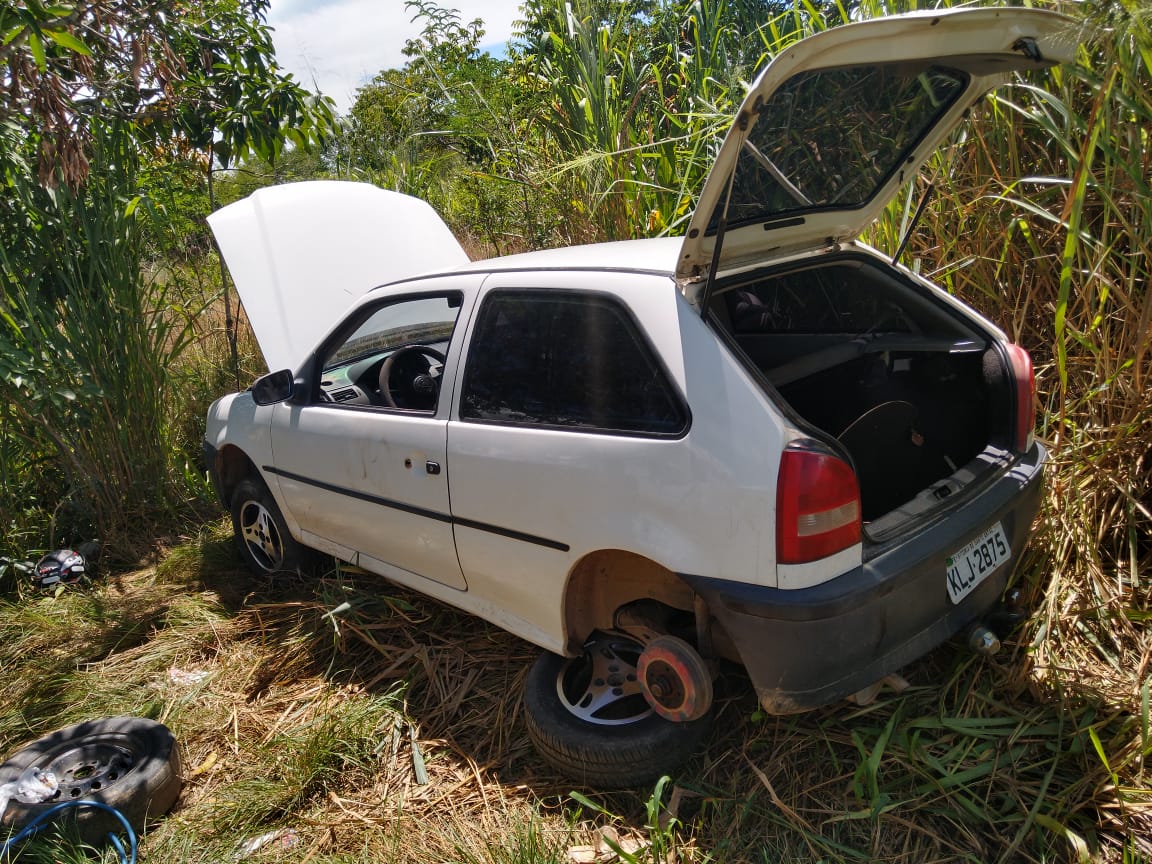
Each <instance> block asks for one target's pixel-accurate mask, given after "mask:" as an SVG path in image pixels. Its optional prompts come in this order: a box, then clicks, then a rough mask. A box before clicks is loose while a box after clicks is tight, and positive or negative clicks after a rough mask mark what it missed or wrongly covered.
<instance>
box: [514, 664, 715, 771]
mask: <svg viewBox="0 0 1152 864" xmlns="http://www.w3.org/2000/svg"><path fill="white" fill-rule="evenodd" d="M568 662H569V661H568V660H567V659H566V658H564V657H559V656H557V655H555V654H552V653H549V652H544V653H543V654H541V655H540V657H538V658H537V660H536V662H535V663H533V664H532V668H531V669H529V670H528V676H527V678H526V679H525V681H524V717H525V721H526V725H527V727H528V736H529V737H530V738H531V739H532V743H533V744H534V745H535V746H536V750H537V751H538V752H539V754H540V755H541V757H543V759H544V760H545V761H546V762H548V764H550V765H551V766H552V767H554V768H556V769H557V770H558V771H560V772H561V773H563V774H565V775H566V776H568V777H570V778H572V779H573V780H577V781H579V782H581V783H584V784H587V785H589V786H594V787H597V788H600V789H624V788H631V787H639V786H648V785H651V784H653V783H655V782H656V781H657V780H658V779H660V777H662V776H663V775H665V774H671V773H673V772H675V771H676V770H677V769H678V768H680V766H682V765H683V764H684V763H685V762H686V761H687V760H688V758H689V757H690V756H691V755H692V754H693V753H694V752H695V751H696V749H697V748H698V747H699V746H700V744H701V742H702V741H703V740H704V737H705V736H706V735H707V734H708V730H709V728H710V727H711V725H712V715H711V713H709V714H706V715H705V716H704V717H701V718H700V719H699V720H694V721H692V722H690V723H673V722H670V721H668V720H665V719H663V718H662V717H660V716H658V715H657V714H655V713H651V714H649V715H648V716H645V717H642V718H641V719H639V720H636V721H635V722H632V723H626V724H622V725H618V726H607V725H599V724H595V723H589V722H588V721H586V720H582V719H580V718H579V717H576V716H574V715H573V714H572V713H571V712H569V710H568V709H567V708H566V707H565V706H564V704H563V702H561V700H560V697H559V695H558V693H557V684H556V682H557V678H558V676H559V675H560V674H561V673H562V671H563V670H564V666H565V664H566V663H568Z"/></svg>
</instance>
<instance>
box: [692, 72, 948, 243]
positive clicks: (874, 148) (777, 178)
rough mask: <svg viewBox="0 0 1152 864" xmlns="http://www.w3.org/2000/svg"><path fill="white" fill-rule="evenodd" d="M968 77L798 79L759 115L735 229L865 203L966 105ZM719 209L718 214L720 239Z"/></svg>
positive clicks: (742, 170) (731, 219) (745, 158)
mask: <svg viewBox="0 0 1152 864" xmlns="http://www.w3.org/2000/svg"><path fill="white" fill-rule="evenodd" d="M968 80H969V78H968V74H967V73H965V72H962V71H960V70H958V69H951V68H947V67H943V66H937V65H927V64H922V63H919V64H904V63H901V64H895V63H893V64H884V65H875V66H852V67H846V68H842V69H824V70H819V71H814V72H805V73H802V74H799V75H795V76H793V77H792V78H790V79H789V80H788V81H786V82H785V83H784V85H783V86H781V87H780V88H779V89H777V90H776V91H775V92H774V93H773V94H772V97H771V98H770V99H769V100H768V102H766V103H764V105H763V106H762V107H761V108H760V109H759V111H758V112H757V117H756V125H755V126H754V127H753V128H752V131H751V133H750V134H749V137H748V140H747V141H746V142H745V143H744V147H743V149H742V150H741V152H740V157H739V160H738V161H737V164H736V177H735V180H734V182H733V185H732V200H731V203H730V204H729V207H728V224H729V227H734V226H738V225H741V224H747V223H749V222H757V221H765V220H767V219H774V218H776V217H780V216H785V217H786V216H796V215H798V214H800V213H802V212H803V211H808V210H815V209H829V208H837V209H851V208H855V207H860V206H862V205H863V204H865V203H866V202H867V201H868V200H869V199H870V198H871V197H872V196H873V195H874V194H875V193H876V192H877V190H878V189H879V188H880V187H881V186H882V185H884V183H885V182H886V181H887V179H888V178H889V177H890V176H891V175H892V174H893V172H895V171H896V170H897V168H898V167H899V166H900V165H901V164H903V162H904V160H905V159H906V157H907V155H908V153H909V151H910V150H912V149H913V148H914V147H915V146H916V145H917V144H918V143H919V142H920V140H921V139H922V138H923V137H924V136H925V135H927V134H928V132H929V131H930V130H931V129H932V128H933V126H934V125H935V123H936V120H937V118H939V117H940V116H941V115H942V114H944V113H945V112H946V111H947V110H948V109H949V108H951V107H952V105H953V103H954V102H955V101H956V100H957V99H958V98H960V95H961V94H962V93H963V92H964V90H965V88H966V86H967V84H968ZM723 206H724V202H723V200H721V201H720V203H719V204H718V206H717V210H716V212H714V213H713V214H712V220H711V223H710V225H709V231H710V232H712V231H714V230H715V228H716V225H717V223H718V221H719V215H720V212H721V210H722V208H723Z"/></svg>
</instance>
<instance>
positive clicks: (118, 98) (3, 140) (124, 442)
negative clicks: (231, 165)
mask: <svg viewBox="0 0 1152 864" xmlns="http://www.w3.org/2000/svg"><path fill="white" fill-rule="evenodd" d="M266 8H267V5H266V2H264V0H255V2H240V0H196V2H178V3H176V4H172V3H167V2H166V3H159V2H151V0H144V2H140V0H89V2H71V3H69V2H63V3H59V4H56V5H45V4H42V3H40V2H27V3H24V4H20V5H17V4H13V3H10V2H5V3H3V4H2V5H0V34H2V41H0V66H2V68H5V69H6V70H7V78H6V79H5V85H6V88H5V89H6V95H7V99H6V101H5V102H4V103H3V105H2V106H0V186H3V194H0V357H2V358H3V359H2V362H0V394H2V396H3V399H2V400H0V402H2V403H3V405H4V408H3V409H0V435H3V436H5V440H4V442H3V446H4V450H5V454H6V457H7V458H8V459H9V460H10V461H8V462H7V463H6V471H5V474H4V476H3V478H2V479H3V482H4V485H3V487H2V488H0V506H2V507H3V511H4V512H3V513H0V516H3V517H4V523H5V524H6V525H7V524H10V523H11V522H12V518H11V517H10V514H11V513H13V512H16V511H18V510H20V509H21V508H25V509H26V507H25V504H26V502H28V501H29V500H39V501H40V502H41V503H42V504H43V505H45V506H47V505H48V503H49V502H53V501H59V500H66V501H69V502H71V503H72V504H73V505H74V507H73V508H72V509H74V510H75V511H76V512H79V513H81V514H83V519H82V520H81V521H83V522H86V523H87V524H88V525H89V526H90V530H97V531H99V533H100V534H101V535H102V536H103V537H104V539H105V540H108V541H110V542H111V543H112V544H113V545H114V546H115V545H116V544H120V545H121V546H123V545H124V544H125V543H126V542H127V540H128V539H129V538H130V535H131V533H132V526H133V524H134V523H136V524H138V520H139V519H140V517H142V516H147V515H156V514H158V513H162V512H164V511H171V510H172V508H174V507H178V506H180V505H181V503H182V502H183V500H184V498H185V497H186V495H187V492H188V490H189V486H188V483H189V482H190V481H191V482H193V484H194V483H195V480H194V478H195V476H196V473H195V471H194V470H192V469H191V468H190V465H191V462H190V459H189V454H188V453H187V451H186V450H185V449H184V447H183V446H182V445H184V444H186V442H182V441H180V440H178V437H179V436H178V434H177V429H176V425H178V424H174V423H173V422H172V419H171V417H170V414H169V411H170V409H172V408H173V406H174V405H175V404H176V403H177V402H178V401H179V400H180V398H181V393H180V391H179V388H178V386H177V385H178V383H179V382H178V380H177V379H178V377H179V375H180V371H179V367H180V361H181V358H182V357H183V355H184V352H185V350H186V349H187V348H188V347H189V345H190V344H191V342H192V340H193V338H194V336H195V334H196V330H195V325H196V322H197V320H198V317H199V314H200V312H201V309H202V308H203V306H204V304H205V302H206V299H205V297H204V295H203V293H201V294H200V295H199V296H197V297H194V298H191V299H187V298H185V297H183V296H181V292H180V291H179V290H178V289H179V287H180V286H179V284H178V280H176V279H175V278H174V277H173V274H172V273H171V271H164V270H163V268H161V269H160V270H157V269H155V268H152V269H150V270H149V271H147V272H146V271H145V269H144V267H143V264H144V263H145V261H146V258H147V256H148V255H149V254H150V253H149V237H150V236H151V237H152V238H155V237H156V236H159V235H158V227H159V226H162V225H163V223H164V220H165V213H164V211H163V210H162V209H161V208H160V207H157V206H156V205H155V202H154V201H153V200H152V199H151V198H150V197H149V196H148V194H147V191H148V186H149V185H152V186H153V187H154V188H155V187H159V186H162V185H163V184H164V178H163V177H161V176H159V174H158V166H177V167H180V166H183V169H184V170H183V173H181V172H172V174H171V175H169V176H175V177H177V178H184V179H185V180H187V179H188V177H189V175H188V171H191V172H192V174H194V173H195V171H196V169H197V168H199V169H201V170H202V171H204V172H206V171H207V169H208V167H209V166H210V165H211V164H212V163H213V161H215V162H216V163H217V164H228V162H229V160H234V159H237V158H244V157H249V156H258V157H261V158H266V159H269V160H274V159H275V158H277V157H278V156H280V155H282V153H283V152H284V149H285V147H287V146H289V144H290V143H293V144H295V145H296V146H297V147H299V146H300V145H305V146H307V145H311V144H315V143H317V142H318V141H319V140H320V139H321V138H322V137H323V136H324V135H325V133H326V132H327V131H328V129H329V128H330V127H331V118H332V112H331V108H330V104H329V103H327V102H323V101H319V100H316V99H315V98H314V97H313V96H311V94H309V93H308V92H307V91H305V90H304V89H302V88H301V87H300V86H299V85H297V84H296V83H295V82H294V81H293V80H292V78H291V76H289V75H287V74H285V73H284V72H283V71H282V70H281V69H280V68H279V67H278V66H277V65H276V63H275V56H274V52H273V47H272V41H271V37H270V34H269V31H268V28H267V27H266V26H265V24H264V13H265V10H266ZM142 168H143V169H144V171H143V173H142ZM202 176H204V175H202ZM208 176H210V175H208ZM188 186H189V188H194V183H192V182H189V183H188ZM146 225H147V226H149V228H150V230H151V232H152V233H151V235H149V234H148V233H146V232H145V231H144V227H145V226H146ZM44 466H49V469H50V470H45V467H44ZM53 478H58V480H59V483H58V484H54V483H53ZM53 506H55V505H54V504H53ZM73 539H75V538H73Z"/></svg>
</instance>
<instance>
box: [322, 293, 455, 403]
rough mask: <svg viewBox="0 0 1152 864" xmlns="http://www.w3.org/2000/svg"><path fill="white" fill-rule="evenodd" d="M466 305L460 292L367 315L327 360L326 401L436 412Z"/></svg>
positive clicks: (324, 368) (339, 341)
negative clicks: (450, 347) (447, 360)
mask: <svg viewBox="0 0 1152 864" xmlns="http://www.w3.org/2000/svg"><path fill="white" fill-rule="evenodd" d="M460 303H461V297H460V295H458V294H450V295H447V296H442V297H416V298H411V299H403V300H397V301H394V302H391V303H385V304H384V305H381V306H376V307H371V308H370V309H369V311H367V312H362V313H361V315H360V316H359V317H358V319H357V320H354V321H352V322H351V323H350V324H349V326H348V327H347V328H346V330H349V331H350V332H348V333H346V334H338V335H337V337H336V339H335V340H334V341H333V343H332V345H331V347H330V348H329V350H328V351H327V352H326V354H325V356H324V357H323V359H322V361H321V369H322V373H323V374H322V375H321V381H320V400H321V401H322V402H334V403H339V404H343V405H361V406H369V407H371V406H374V407H379V408H391V409H399V410H408V411H424V412H432V411H435V410H436V403H437V402H438V401H439V396H440V381H441V376H442V373H443V371H444V357H445V355H446V354H447V353H448V345H449V343H450V342H451V341H452V333H453V331H454V330H455V328H456V318H457V316H458V315H459V312H460ZM365 315H366V316H367V317H364V316H365Z"/></svg>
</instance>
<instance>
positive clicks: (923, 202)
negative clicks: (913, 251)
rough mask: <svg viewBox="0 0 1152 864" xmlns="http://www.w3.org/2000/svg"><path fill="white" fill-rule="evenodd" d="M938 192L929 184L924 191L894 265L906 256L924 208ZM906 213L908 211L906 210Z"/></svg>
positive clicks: (902, 239) (895, 256)
mask: <svg viewBox="0 0 1152 864" xmlns="http://www.w3.org/2000/svg"><path fill="white" fill-rule="evenodd" d="M935 192H936V184H935V183H929V184H928V188H927V189H925V190H924V197H923V198H921V199H920V203H919V204H917V205H916V212H915V213H913V214H912V221H911V222H909V223H908V230H907V231H905V232H904V236H903V237H901V238H900V245H899V246H897V247H896V254H895V255H893V256H892V263H893V264H895V263H896V262H897V261H899V260H900V256H901V255H903V254H904V249H905V248H906V247H907V246H908V241H909V240H911V239H912V232H913V231H915V230H916V223H917V222H919V221H920V217H921V216H923V215H924V208H926V207H927V206H928V202H929V201H931V200H932V195H933V193H935ZM904 212H905V213H907V212H908V211H907V210H905V211H904Z"/></svg>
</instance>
